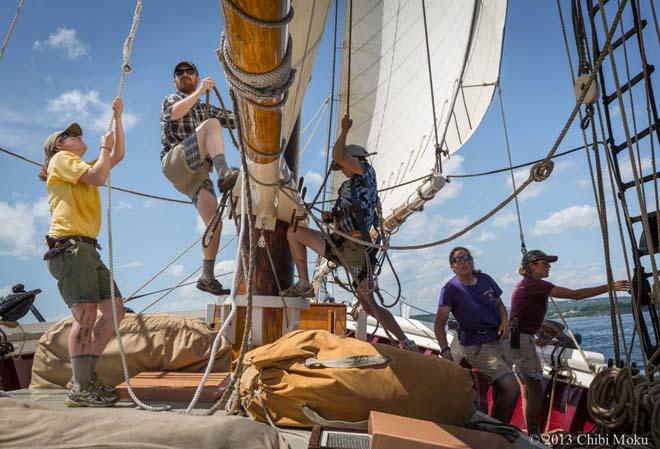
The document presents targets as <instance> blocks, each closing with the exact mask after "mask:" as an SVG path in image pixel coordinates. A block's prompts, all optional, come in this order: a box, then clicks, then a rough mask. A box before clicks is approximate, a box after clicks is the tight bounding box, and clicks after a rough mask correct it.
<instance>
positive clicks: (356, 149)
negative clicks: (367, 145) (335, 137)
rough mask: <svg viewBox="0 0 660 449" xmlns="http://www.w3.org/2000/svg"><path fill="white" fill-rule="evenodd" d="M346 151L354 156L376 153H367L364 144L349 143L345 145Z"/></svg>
mask: <svg viewBox="0 0 660 449" xmlns="http://www.w3.org/2000/svg"><path fill="white" fill-rule="evenodd" d="M344 151H345V152H346V154H348V155H349V156H353V157H367V156H371V155H373V154H376V153H367V150H365V149H364V147H363V146H362V145H355V144H353V143H352V144H349V145H346V146H345V147H344Z"/></svg>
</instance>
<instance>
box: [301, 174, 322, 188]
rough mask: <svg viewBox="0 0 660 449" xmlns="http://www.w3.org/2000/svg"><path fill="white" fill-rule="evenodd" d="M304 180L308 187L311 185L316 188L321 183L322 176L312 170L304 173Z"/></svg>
mask: <svg viewBox="0 0 660 449" xmlns="http://www.w3.org/2000/svg"><path fill="white" fill-rule="evenodd" d="M304 178H305V183H306V184H307V185H308V186H310V185H313V186H316V187H318V186H320V185H321V183H322V182H323V176H321V175H320V174H319V173H317V172H315V171H312V170H308V171H307V173H305V176H304Z"/></svg>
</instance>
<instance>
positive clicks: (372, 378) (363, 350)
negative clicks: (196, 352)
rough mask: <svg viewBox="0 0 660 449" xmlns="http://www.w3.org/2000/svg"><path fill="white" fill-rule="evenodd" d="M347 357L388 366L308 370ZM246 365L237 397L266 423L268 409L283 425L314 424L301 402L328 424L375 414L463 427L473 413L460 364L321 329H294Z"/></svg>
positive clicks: (470, 393) (249, 357)
mask: <svg viewBox="0 0 660 449" xmlns="http://www.w3.org/2000/svg"><path fill="white" fill-rule="evenodd" d="M351 356H386V357H388V358H389V359H390V362H389V363H386V364H384V365H379V366H374V367H368V368H328V367H318V364H316V367H315V366H310V367H308V366H306V365H305V362H306V361H308V360H309V359H316V360H317V361H319V362H327V361H332V360H337V359H345V358H347V357H351ZM355 359H356V357H353V360H355ZM309 363H310V362H309V361H308V364H309ZM244 368H245V372H244V374H243V376H242V378H241V397H242V399H243V401H244V404H245V405H246V406H247V410H248V412H249V413H250V414H251V415H252V416H254V417H255V418H256V419H258V420H261V421H265V420H266V417H265V413H266V412H265V409H267V410H268V412H269V413H270V417H271V419H272V420H273V421H274V422H275V423H276V424H277V425H282V426H303V427H309V426H311V425H312V422H310V420H309V419H308V418H307V417H306V416H305V414H304V413H303V405H306V406H307V407H309V408H311V409H312V410H313V411H314V412H316V413H317V414H318V415H319V416H320V417H321V418H323V419H325V420H331V421H335V420H336V421H351V422H357V421H363V420H366V419H368V418H369V412H370V411H371V410H375V411H381V412H385V413H392V414H395V415H401V416H406V417H410V418H418V419H426V420H429V421H435V422H439V423H443V424H455V425H463V424H465V422H466V421H468V420H469V419H470V417H471V416H472V415H473V414H474V413H475V405H474V397H475V392H474V389H473V387H472V385H473V382H472V378H471V376H470V373H469V372H468V370H466V369H464V368H461V367H460V366H458V365H457V364H455V363H452V362H449V361H447V360H444V359H441V358H438V357H435V356H423V355H421V354H418V353H412V352H410V351H403V350H400V349H397V348H394V347H391V346H384V345H372V344H369V343H366V342H363V341H360V340H357V339H354V338H340V337H337V336H336V335H333V334H330V333H329V332H326V331H321V330H312V331H296V332H291V333H289V334H287V335H285V336H284V337H282V338H280V339H279V340H278V341H276V342H275V343H272V344H270V345H266V346H262V347H259V348H257V349H254V350H252V351H250V352H248V353H247V354H246V357H245V366H244Z"/></svg>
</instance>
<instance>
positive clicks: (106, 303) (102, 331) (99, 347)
mask: <svg viewBox="0 0 660 449" xmlns="http://www.w3.org/2000/svg"><path fill="white" fill-rule="evenodd" d="M114 303H115V310H116V311H117V322H121V320H123V319H124V303H123V302H122V300H121V298H115V301H114ZM99 309H100V311H101V316H99V318H98V319H97V320H96V323H95V324H94V329H93V333H94V340H93V341H92V350H91V351H90V353H91V354H93V355H97V356H99V357H100V356H101V354H103V350H104V349H105V347H106V346H107V345H108V343H109V342H110V340H112V339H113V338H114V336H115V326H114V322H113V319H112V301H110V300H109V299H104V300H103V301H101V303H100V304H99Z"/></svg>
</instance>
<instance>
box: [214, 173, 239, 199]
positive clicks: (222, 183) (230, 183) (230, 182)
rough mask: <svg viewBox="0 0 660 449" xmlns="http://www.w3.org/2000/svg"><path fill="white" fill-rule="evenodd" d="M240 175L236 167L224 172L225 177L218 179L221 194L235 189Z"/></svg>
mask: <svg viewBox="0 0 660 449" xmlns="http://www.w3.org/2000/svg"><path fill="white" fill-rule="evenodd" d="M238 173H239V170H238V168H236V167H232V168H228V169H227V170H226V171H225V172H224V174H223V176H222V177H221V178H219V179H218V190H220V193H225V192H227V191H228V190H231V189H232V188H233V187H234V184H236V180H237V179H238Z"/></svg>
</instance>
